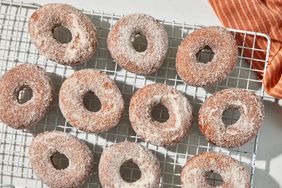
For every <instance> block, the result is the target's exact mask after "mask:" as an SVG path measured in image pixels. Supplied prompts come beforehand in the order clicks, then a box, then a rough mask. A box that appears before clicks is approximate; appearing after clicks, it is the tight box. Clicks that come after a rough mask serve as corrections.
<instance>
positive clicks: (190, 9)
mask: <svg viewBox="0 0 282 188" xmlns="http://www.w3.org/2000/svg"><path fill="white" fill-rule="evenodd" d="M25 2H36V3H39V4H45V3H50V2H64V3H68V4H72V5H74V6H76V7H77V8H83V9H86V10H95V11H100V12H103V11H104V12H108V13H115V14H118V15H123V14H128V13H135V12H142V13H147V14H150V15H152V16H154V17H156V18H158V19H165V20H168V21H171V20H175V21H177V22H186V23H194V24H200V25H221V23H220V22H219V20H218V18H217V16H216V15H215V13H214V12H213V10H212V8H211V6H210V5H209V3H208V1H207V0H197V1H195V0H178V1H172V0H118V1H117V0H83V1H78V0H63V1H59V0H25ZM265 111H266V118H265V121H264V125H263V128H262V130H261V132H260V136H259V144H258V154H257V160H256V170H255V179H254V187H256V188H266V187H267V188H280V187H282V171H281V169H282V101H281V100H280V101H279V100H274V99H272V98H269V100H268V101H265Z"/></svg>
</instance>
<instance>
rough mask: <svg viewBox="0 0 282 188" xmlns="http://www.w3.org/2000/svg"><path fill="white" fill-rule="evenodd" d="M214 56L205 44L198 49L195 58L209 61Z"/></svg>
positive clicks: (201, 61)
mask: <svg viewBox="0 0 282 188" xmlns="http://www.w3.org/2000/svg"><path fill="white" fill-rule="evenodd" d="M213 57H214V52H213V51H212V49H211V48H210V47H209V46H207V45H206V46H205V47H204V48H202V49H200V50H199V52H198V53H196V58H197V60H198V62H200V63H208V62H211V61H212V59H213Z"/></svg>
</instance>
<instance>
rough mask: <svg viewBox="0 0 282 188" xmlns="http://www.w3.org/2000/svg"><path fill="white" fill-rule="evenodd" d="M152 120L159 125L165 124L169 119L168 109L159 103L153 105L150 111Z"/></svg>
mask: <svg viewBox="0 0 282 188" xmlns="http://www.w3.org/2000/svg"><path fill="white" fill-rule="evenodd" d="M152 118H153V119H154V120H155V121H158V122H160V123H164V122H166V121H167V120H168V119H169V113H168V109H167V108H166V107H165V106H164V105H163V104H161V103H159V104H157V105H155V106H154V107H153V109H152Z"/></svg>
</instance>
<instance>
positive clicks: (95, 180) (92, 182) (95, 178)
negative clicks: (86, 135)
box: [79, 140, 103, 188]
mask: <svg viewBox="0 0 282 188" xmlns="http://www.w3.org/2000/svg"><path fill="white" fill-rule="evenodd" d="M83 141H84V142H85V143H86V145H87V146H88V147H89V148H90V150H91V151H92V154H93V156H94V168H93V171H92V173H91V176H90V177H89V178H88V179H87V180H86V182H85V183H84V184H83V185H81V186H79V187H81V188H87V187H89V186H90V187H91V186H94V187H99V186H101V185H100V180H99V173H98V167H99V161H100V158H101V154H102V151H103V148H102V147H101V146H99V145H97V144H95V143H91V142H88V141H85V140H83Z"/></svg>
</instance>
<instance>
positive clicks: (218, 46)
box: [176, 27, 238, 86]
mask: <svg viewBox="0 0 282 188" xmlns="http://www.w3.org/2000/svg"><path fill="white" fill-rule="evenodd" d="M205 46H209V47H210V48H211V49H212V51H213V52H214V57H213V59H212V60H211V61H210V62H208V63H207V64H203V63H200V62H198V60H197V57H196V55H197V53H198V52H199V51H200V50H202V49H203V48H204V47H205ZM237 55H238V50H237V44H236V40H235V39H234V37H233V36H232V34H231V33H230V32H229V31H228V30H226V29H224V28H222V27H205V28H202V29H199V30H196V31H194V32H192V33H191V34H189V35H188V36H187V37H185V38H184V39H183V40H182V42H181V44H180V46H179V47H178V51H177V55H176V70H177V73H178V75H179V76H180V78H181V79H182V80H183V81H184V82H186V83H187V84H189V85H193V86H207V85H213V84H215V83H217V82H220V81H222V80H224V79H225V78H226V77H227V75H228V74H230V73H231V71H232V70H233V69H234V68H235V66H236V60H237Z"/></svg>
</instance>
